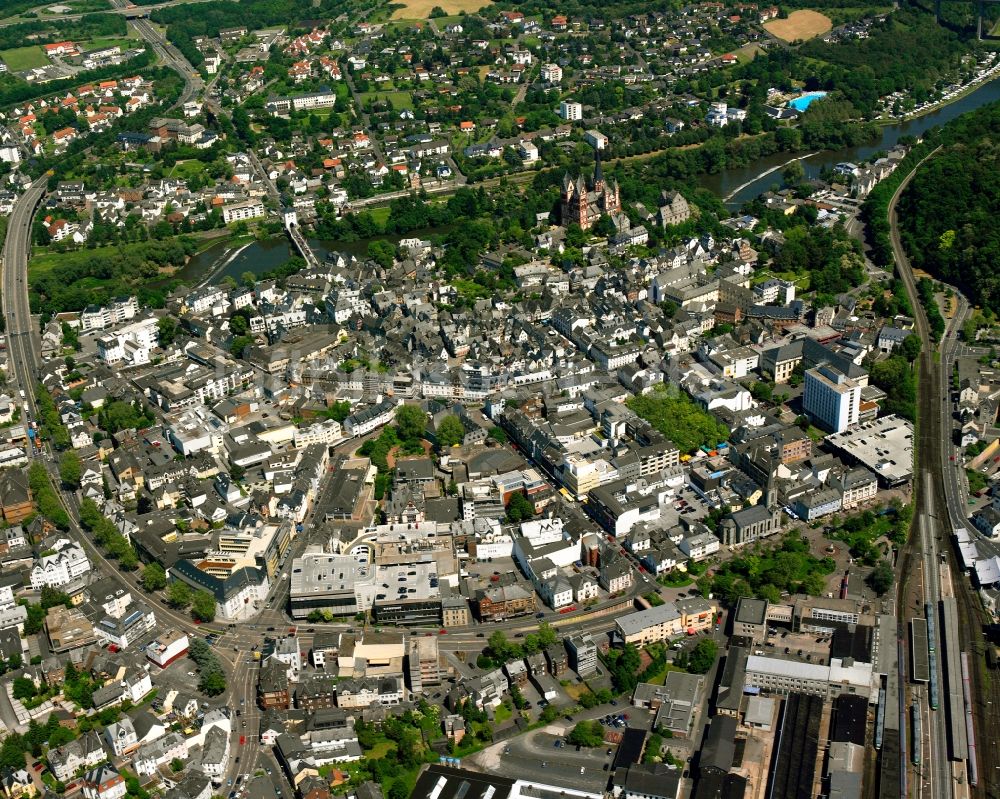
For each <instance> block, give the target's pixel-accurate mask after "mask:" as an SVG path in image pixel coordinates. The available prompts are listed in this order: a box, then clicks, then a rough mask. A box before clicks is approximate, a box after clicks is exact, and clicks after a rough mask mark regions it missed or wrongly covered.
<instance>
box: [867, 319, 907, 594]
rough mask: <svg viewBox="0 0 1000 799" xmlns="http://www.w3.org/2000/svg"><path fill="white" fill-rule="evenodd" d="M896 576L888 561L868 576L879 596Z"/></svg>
mask: <svg viewBox="0 0 1000 799" xmlns="http://www.w3.org/2000/svg"><path fill="white" fill-rule="evenodd" d="M911 338H912V336H911ZM894 577H895V575H894V574H893V571H892V566H891V565H890V564H889V562H888V561H886V560H880V561H879V562H878V565H877V566H876V567H875V568H874V569H872V571H871V574H869V575H868V585H869V586H870V587H871V589H872V591H874V592H875V593H876V594H878V595H879V596H882V595H883V594H884V593H886V591H888V590H889V589H890V588H892V583H893V579H894Z"/></svg>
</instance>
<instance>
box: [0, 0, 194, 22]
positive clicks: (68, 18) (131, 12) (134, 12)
mask: <svg viewBox="0 0 1000 799" xmlns="http://www.w3.org/2000/svg"><path fill="white" fill-rule="evenodd" d="M208 2H212V0H164V2H162V3H157V4H156V5H150V6H133V7H132V8H128V7H127V6H126V4H125V3H124V2H115V3H114V4H113V5H112V7H111V8H108V9H107V10H106V11H105V12H102V13H108V14H124V15H125V17H127V18H128V19H135V18H137V17H145V16H148V15H149V14H150V13H152V12H153V11H156V10H157V9H160V8H167V7H169V6H179V5H185V4H188V3H208ZM51 6H52V3H42V4H41V5H39V6H38V8H36V9H33V10H34V11H36V12H43V11H44V9H47V8H50V7H51ZM92 13H94V12H93V11H88V12H85V13H81V14H58V15H50V16H43V17H42V19H43V20H44V21H52V22H72V21H74V20H78V19H80V18H81V17H83V16H85V14H92ZM21 17H23V12H22V15H20V16H18V17H12V18H9V19H5V20H3V21H2V22H0V28H6V27H7V26H9V25H20V24H21V23H22V22H35V21H37V20H34V19H23V18H21Z"/></svg>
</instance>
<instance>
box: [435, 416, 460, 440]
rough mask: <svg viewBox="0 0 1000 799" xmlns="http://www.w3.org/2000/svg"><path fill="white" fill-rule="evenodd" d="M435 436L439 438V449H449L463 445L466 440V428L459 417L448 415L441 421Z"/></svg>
mask: <svg viewBox="0 0 1000 799" xmlns="http://www.w3.org/2000/svg"><path fill="white" fill-rule="evenodd" d="M434 436H435V438H437V445H438V448H439V449H446V448H447V447H453V446H455V445H456V444H461V443H462V441H463V440H464V439H465V428H464V427H463V426H462V422H461V420H460V419H459V418H458V417H457V416H455V415H454V414H448V415H447V416H445V417H444V419H442V420H441V424H439V425H438V426H437V430H435V431H434Z"/></svg>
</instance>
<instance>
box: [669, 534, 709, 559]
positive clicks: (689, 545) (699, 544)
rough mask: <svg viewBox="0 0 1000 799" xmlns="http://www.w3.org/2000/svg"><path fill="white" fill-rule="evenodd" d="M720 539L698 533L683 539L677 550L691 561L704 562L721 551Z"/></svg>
mask: <svg viewBox="0 0 1000 799" xmlns="http://www.w3.org/2000/svg"><path fill="white" fill-rule="evenodd" d="M719 546H720V544H719V539H718V538H716V537H715V536H714V535H712V534H711V533H696V534H694V535H692V536H688V537H687V538H682V539H681V542H680V543H679V544H678V545H677V548H678V549H679V550H680V551H681V552H683V553H684V554H685V555H687V556H688V557H689V558H691V560H704V559H705V558H707V557H708V556H709V555H714V554H715V553H716V552H718V551H719Z"/></svg>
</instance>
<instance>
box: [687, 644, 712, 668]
mask: <svg viewBox="0 0 1000 799" xmlns="http://www.w3.org/2000/svg"><path fill="white" fill-rule="evenodd" d="M718 654H719V648H718V646H716V643H715V641H713V640H712V639H711V638H702V639H701V640H700V641H699V642H698V645H697V646H696V647H695V648H694V649H693V650H691V655H690V657H689V658H688V664H687V668H688V671H690V672H691V673H692V674H707V673H708V671H709V669H711V668H712V665H713V664H714V663H715V658H716V657H717V656H718Z"/></svg>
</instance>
